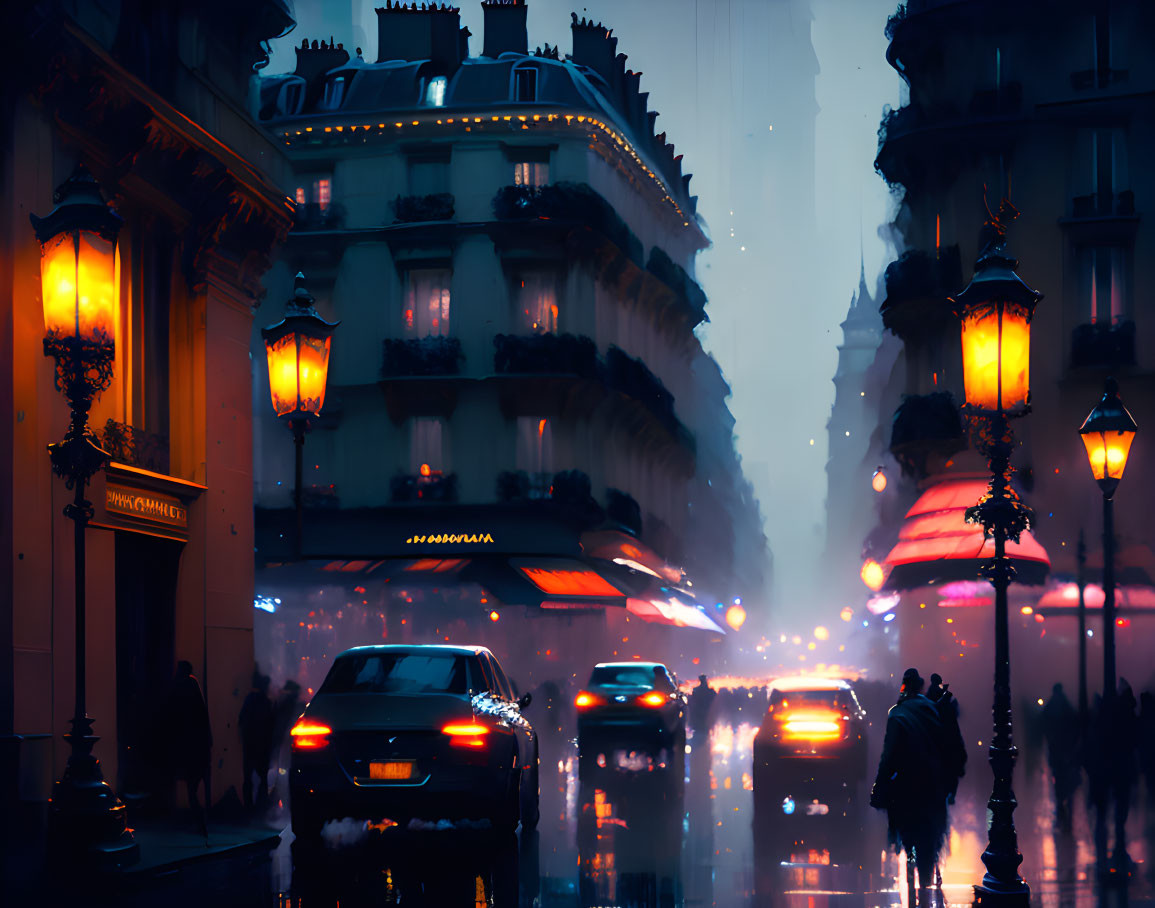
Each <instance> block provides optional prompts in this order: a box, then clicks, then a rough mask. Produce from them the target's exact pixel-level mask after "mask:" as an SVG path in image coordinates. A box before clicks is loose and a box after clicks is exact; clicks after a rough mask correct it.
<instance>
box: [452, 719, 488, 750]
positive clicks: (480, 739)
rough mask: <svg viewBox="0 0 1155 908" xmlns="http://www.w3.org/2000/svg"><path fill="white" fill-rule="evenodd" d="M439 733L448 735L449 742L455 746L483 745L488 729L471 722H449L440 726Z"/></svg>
mask: <svg viewBox="0 0 1155 908" xmlns="http://www.w3.org/2000/svg"><path fill="white" fill-rule="evenodd" d="M441 733H442V734H445V735H449V743H450V744H453V745H455V746H457V747H484V746H485V736H486V735H488V734H489V729H488V728H487V727H486V726H484V725H478V724H476V723H473V722H451V723H449V724H448V725H445V726H443V727H442V729H441Z"/></svg>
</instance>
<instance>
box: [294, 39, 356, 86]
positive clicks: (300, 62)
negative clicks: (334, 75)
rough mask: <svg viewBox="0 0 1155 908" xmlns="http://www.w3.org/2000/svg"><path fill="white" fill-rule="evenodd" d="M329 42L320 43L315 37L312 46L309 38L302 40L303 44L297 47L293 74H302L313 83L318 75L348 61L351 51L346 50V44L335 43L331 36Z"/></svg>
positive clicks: (302, 76) (307, 80) (301, 75)
mask: <svg viewBox="0 0 1155 908" xmlns="http://www.w3.org/2000/svg"><path fill="white" fill-rule="evenodd" d="M329 42H330V43H328V44H326V43H325V42H324V41H321V42H320V43H318V42H317V41H316V40H315V39H314V41H313V45H312V47H310V46H309V41H308V39H307V38H306V39H304V40H302V41H301V46H300V47H298V48H296V51H297V68H296V69H295V70H293V75H295V76H300V77H301V78H303V79H304V80H305V81H306V82H309V83H312V82H313V80H314V79H316V78H317V76H320V75H323V74H324V73H327V72H328V71H329V70H331V69H336V68H337V67H338V66H342V65H344V64H345V63H348V62H349V52H348V51H347V50H345V45H344V44H335V43H333V41H332V39H331V38H330V39H329Z"/></svg>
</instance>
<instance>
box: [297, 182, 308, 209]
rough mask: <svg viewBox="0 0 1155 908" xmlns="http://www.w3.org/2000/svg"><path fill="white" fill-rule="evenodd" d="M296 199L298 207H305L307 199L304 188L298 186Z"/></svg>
mask: <svg viewBox="0 0 1155 908" xmlns="http://www.w3.org/2000/svg"><path fill="white" fill-rule="evenodd" d="M296 199H297V204H298V205H304V204H305V201H306V199H305V187H304V186H298V187H297V195H296Z"/></svg>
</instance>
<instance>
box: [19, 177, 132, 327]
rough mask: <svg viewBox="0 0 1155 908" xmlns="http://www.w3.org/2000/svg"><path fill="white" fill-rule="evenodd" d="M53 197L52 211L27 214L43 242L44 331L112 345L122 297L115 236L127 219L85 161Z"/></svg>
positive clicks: (41, 267)
mask: <svg viewBox="0 0 1155 908" xmlns="http://www.w3.org/2000/svg"><path fill="white" fill-rule="evenodd" d="M52 198H53V201H54V202H56V207H55V208H53V209H52V211H51V212H50V213H49V214H47V215H46V216H44V217H42V218H40V217H37V216H36V215H34V214H33V215H29V217H30V219H31V221H32V228H33V230H35V231H36V239H38V240H39V241H40V281H41V288H42V296H43V307H44V331H45V334H46V335H47V337H49V338H50V339H54V340H67V339H73V338H74V339H76V340H80V341H85V342H88V343H92V344H99V345H102V346H103V345H107V346H108V347H110V348H111V347H112V346H113V344H114V343H115V338H116V311H117V303H118V297H119V288H118V285H117V279H116V277H117V275H116V272H117V268H116V264H117V263H116V236H117V234H118V233H119V232H120V227H121V224H122V223H123V221H122V220H121V218H120V215H118V214H117V213H116V212H115V211H113V210H112V209H111V208H109V207H108V205H107V204H105V201H104V197H103V196H102V195H101V194H100V187H99V185H97V182H96V180H95V179H94V178H93V176H92V174H91V173H89V172H88V170H87V169H86V168H85V167H84V165H83V164H81V165H78V166H77V168H76V170H74V171H73V173H72V176H70V177H69V178H68V179H67V180H66V181H65V182H64V183H62V184H61V185H60V186H59V187H58V188H57V190H56V192H55V194H54V195H53V197H52Z"/></svg>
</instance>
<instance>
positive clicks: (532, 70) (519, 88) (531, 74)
mask: <svg viewBox="0 0 1155 908" xmlns="http://www.w3.org/2000/svg"><path fill="white" fill-rule="evenodd" d="M513 87H514V99H515V100H517V101H536V100H537V68H536V67H533V66H521V67H518V68H517V69H515V70H514V71H513Z"/></svg>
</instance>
